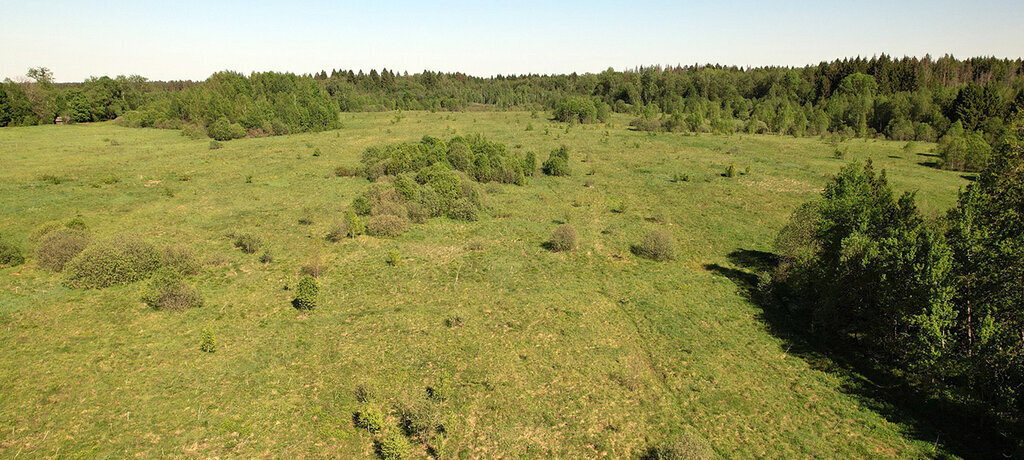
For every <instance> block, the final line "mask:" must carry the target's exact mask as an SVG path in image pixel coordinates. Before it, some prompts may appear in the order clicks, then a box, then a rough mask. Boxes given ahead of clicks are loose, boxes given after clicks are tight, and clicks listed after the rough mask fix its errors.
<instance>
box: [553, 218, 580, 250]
mask: <svg viewBox="0 0 1024 460" xmlns="http://www.w3.org/2000/svg"><path fill="white" fill-rule="evenodd" d="M548 247H550V248H551V250H552V251H555V252H561V251H572V250H573V249H576V229H575V228H572V225H569V224H562V225H559V226H558V228H555V231H554V232H551V240H550V241H549V242H548Z"/></svg>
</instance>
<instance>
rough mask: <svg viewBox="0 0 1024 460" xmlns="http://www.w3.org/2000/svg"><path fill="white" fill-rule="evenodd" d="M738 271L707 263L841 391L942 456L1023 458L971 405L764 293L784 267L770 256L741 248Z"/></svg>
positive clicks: (736, 255)
mask: <svg viewBox="0 0 1024 460" xmlns="http://www.w3.org/2000/svg"><path fill="white" fill-rule="evenodd" d="M726 257H727V259H728V261H729V263H730V264H731V265H733V266H735V267H739V268H733V267H727V266H723V265H719V264H706V265H704V268H705V269H706V270H708V271H710V272H713V273H716V274H718V275H721V276H724V277H726V278H728V279H730V280H731V281H732V282H733V283H735V284H736V286H737V288H738V289H739V290H740V293H741V294H743V295H744V296H745V297H747V299H748V300H749V301H750V302H751V303H753V304H754V305H756V306H757V307H759V308H760V310H761V312H760V313H759V314H758V319H759V320H760V321H762V322H763V323H764V324H765V326H766V327H767V328H768V331H769V332H770V333H771V334H772V335H774V336H776V337H779V338H780V339H782V340H783V341H784V342H785V343H786V347H787V348H788V353H789V354H790V355H793V356H796V357H799V358H800V359H803V360H804V361H805V362H807V363H808V364H810V365H811V367H812V368H814V369H816V370H820V371H823V372H828V373H830V374H832V375H834V376H836V377H838V378H839V379H840V381H841V382H842V387H841V390H842V391H843V392H844V393H847V394H849V395H852V396H854V397H856V398H857V399H858V401H859V402H860V403H862V404H863V405H864V406H865V407H867V408H869V409H871V410H872V411H874V412H876V413H878V414H880V415H882V416H883V417H885V418H886V419H887V420H888V421H890V422H892V423H895V424H897V425H899V426H901V427H902V429H903V431H904V434H905V435H907V436H909V437H913V438H915V439H918V440H921V441H925V442H929V443H932V444H933V445H934V446H935V451H934V452H932V455H934V456H935V457H937V458H949V457H951V456H957V457H963V458H979V459H980V458H1020V457H1019V456H1020V452H1017V453H1016V456H1015V455H1014V454H1013V453H1011V452H1013V451H1014V448H1015V447H1014V442H1015V440H1013V439H1010V438H1009V437H1008V436H1007V435H1005V434H1003V433H1000V432H999V430H998V429H997V424H996V422H995V421H994V420H992V419H991V418H990V417H988V416H986V415H985V414H984V412H982V411H980V410H977V409H976V408H973V407H971V406H968V405H965V404H961V403H957V402H954V401H950V400H947V399H938V398H934V397H931V396H929V395H926V394H923V393H922V392H920V391H916V390H915V389H914V388H912V387H910V386H908V385H906V384H905V383H904V382H902V381H900V380H899V379H897V378H896V377H894V376H893V375H891V374H890V373H888V372H885V371H883V370H881V369H879V368H878V367H877V366H876V365H875V364H874V363H872V362H871V361H870V357H863V356H858V355H856V354H855V353H851V352H850V348H853V347H852V346H850V345H851V344H850V343H848V342H847V343H843V342H837V341H835V340H834V339H833V340H825V339H824V338H822V337H821V336H819V335H816V334H814V332H813V329H812V328H811V324H810V323H809V322H808V321H806V320H805V319H804V317H803V316H802V315H800V314H799V313H798V312H794V311H792V310H791V307H790V306H789V305H787V304H786V302H785V301H784V300H782V299H780V298H779V296H777V295H775V294H773V293H771V292H769V291H768V290H766V289H764V288H763V287H762V286H760V284H761V279H762V276H761V275H762V274H767V273H770V272H771V270H772V269H774V268H775V267H776V266H777V265H778V264H779V258H778V256H777V255H775V254H772V253H770V252H764V251H756V250H749V249H737V250H735V251H733V252H731V253H729V254H728V255H727V256H726Z"/></svg>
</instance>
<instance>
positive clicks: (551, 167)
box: [541, 145, 572, 176]
mask: <svg viewBox="0 0 1024 460" xmlns="http://www.w3.org/2000/svg"><path fill="white" fill-rule="evenodd" d="M541 170H542V171H544V174H547V175H549V176H569V175H571V174H572V171H570V170H569V148H568V147H566V146H565V145H563V146H561V147H559V148H558V149H556V150H554V151H553V152H551V155H550V156H548V160H547V161H545V162H544V164H543V165H542V166H541Z"/></svg>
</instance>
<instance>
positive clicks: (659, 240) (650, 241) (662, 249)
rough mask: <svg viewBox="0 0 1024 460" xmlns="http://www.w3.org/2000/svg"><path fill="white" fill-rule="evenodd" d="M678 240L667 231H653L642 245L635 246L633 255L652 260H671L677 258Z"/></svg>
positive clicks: (646, 236)
mask: <svg viewBox="0 0 1024 460" xmlns="http://www.w3.org/2000/svg"><path fill="white" fill-rule="evenodd" d="M675 246H676V240H675V238H673V237H672V234H671V233H669V232H668V231H667V230H662V229H657V230H652V231H650V232H648V233H647V235H645V236H644V239H643V240H642V241H640V244H638V245H636V246H633V253H634V254H636V255H638V256H640V257H646V258H648V259H651V260H658V261H664V260H671V259H672V258H673V257H675Z"/></svg>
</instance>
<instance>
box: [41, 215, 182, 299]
mask: <svg viewBox="0 0 1024 460" xmlns="http://www.w3.org/2000/svg"><path fill="white" fill-rule="evenodd" d="M32 239H33V240H35V241H36V248H35V256H36V263H37V264H38V265H39V266H40V267H42V268H45V269H47V270H50V271H53V272H62V273H63V275H64V284H65V285H67V286H68V287H72V288H80V289H103V288H106V287H110V286H115V285H124V284H131V283H134V282H137V281H142V280H145V279H148V278H151V277H152V280H151V281H150V283H149V284H148V285H147V286H146V289H145V290H144V293H143V295H142V300H143V301H144V302H146V304H148V305H150V306H151V307H153V308H155V309H170V310H181V309H185V308H190V307H198V306H201V305H202V296H201V295H200V294H199V291H198V290H196V289H195V287H194V286H192V285H191V284H190V283H189V282H188V281H187V280H186V279H185V277H187V276H191V275H195V274H197V273H198V272H199V270H200V264H199V261H198V259H197V258H196V256H195V254H194V253H193V252H192V250H191V249H190V248H188V247H185V246H167V247H164V248H158V247H156V246H154V245H153V244H151V243H149V242H147V241H145V240H142V239H140V238H137V237H134V236H131V235H119V236H116V237H113V238H109V239H103V240H99V241H94V240H93V238H92V236H91V235H90V233H89V230H88V228H87V227H86V226H85V223H84V222H82V221H81V219H72V220H70V221H68V222H66V223H61V222H48V223H46V224H43V225H42V226H40V227H39V228H38V229H37V230H36V231H35V232H34V233H33V235H32Z"/></svg>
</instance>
